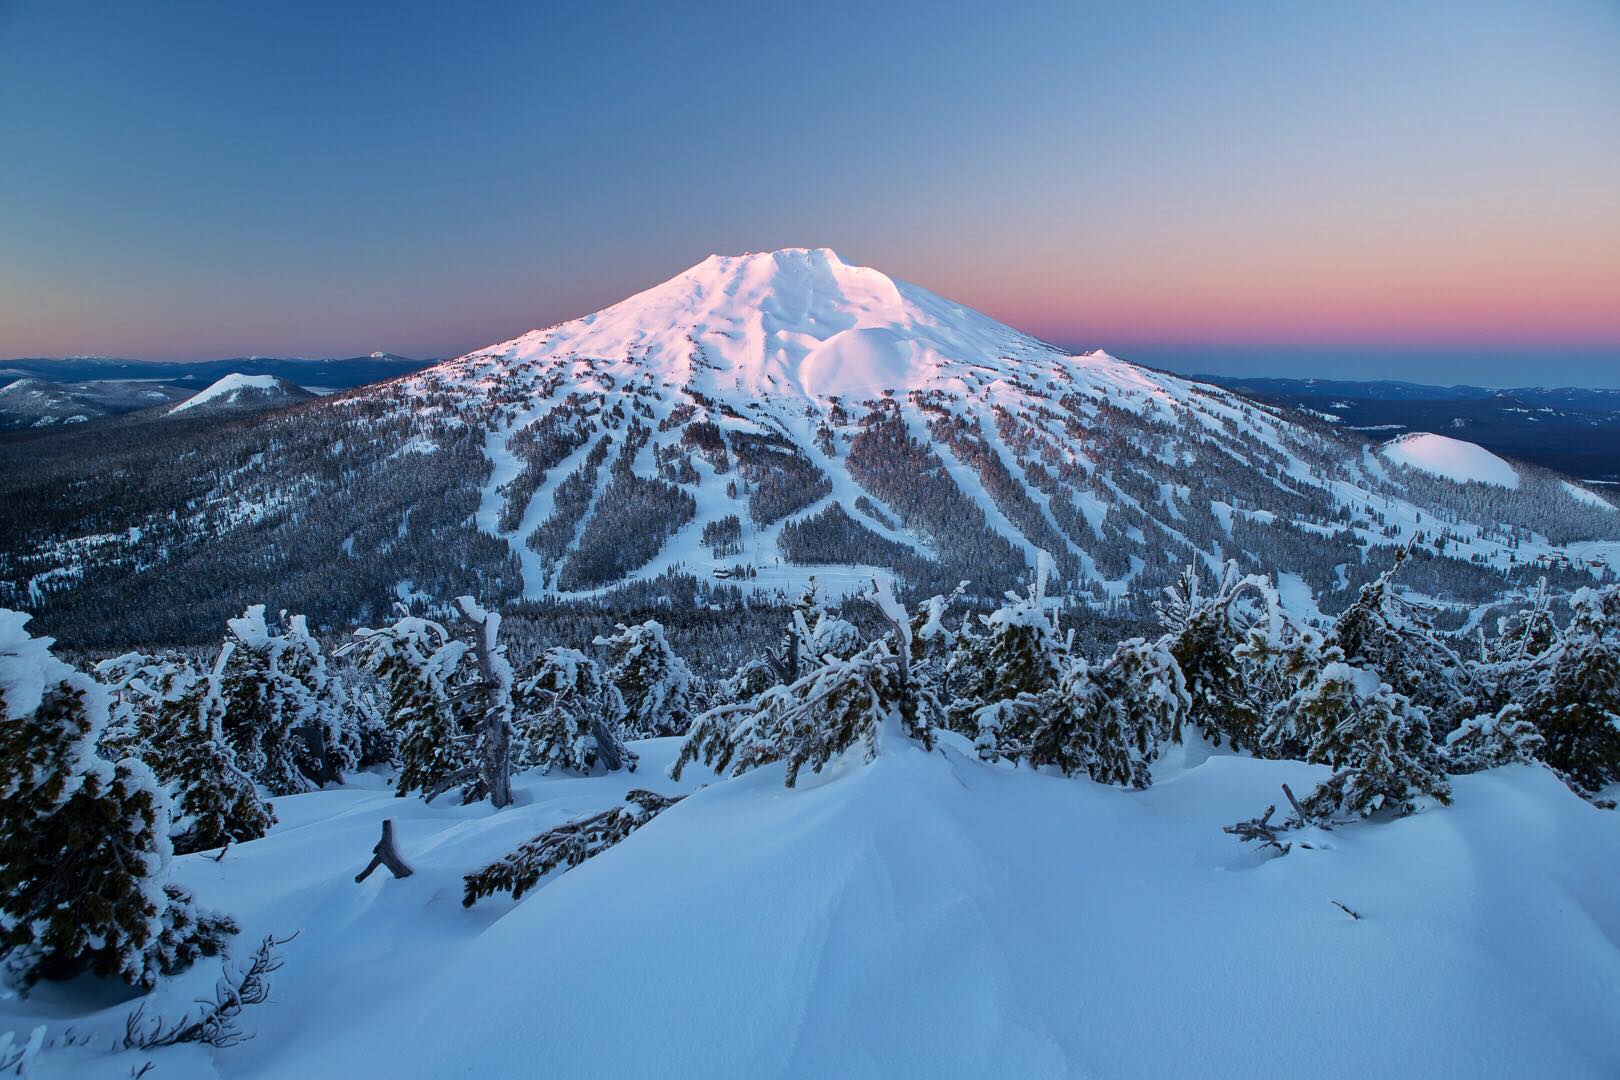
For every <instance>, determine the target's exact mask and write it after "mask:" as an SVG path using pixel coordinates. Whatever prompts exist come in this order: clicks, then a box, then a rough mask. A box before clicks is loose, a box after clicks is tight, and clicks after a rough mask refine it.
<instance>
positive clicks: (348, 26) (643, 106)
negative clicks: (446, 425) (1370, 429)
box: [0, 0, 1620, 385]
mask: <svg viewBox="0 0 1620 1080" xmlns="http://www.w3.org/2000/svg"><path fill="white" fill-rule="evenodd" d="M1617 58H1620V5H1616V4H1613V3H1597V2H1586V3H1578V2H1564V0H1554V2H1548V3H1516V4H1504V3H1492V2H1489V0H1485V2H1470V3H1448V2H1433V3H1423V4H1409V3H1377V2H1372V3H1357V4H1342V3H1341V4H1329V3H1310V2H1306V3H1298V2H1295V3H1266V2H1255V3H1244V4H1236V5H1233V4H1216V3H1210V4H1176V3H1155V4H1117V5H1087V4H1051V5H1044V4H1016V3H1003V4H997V5H961V6H952V5H937V4H927V5H924V4H904V3H900V4H870V3H866V4H836V3H834V4H822V5H815V6H811V5H747V4H706V3H697V2H692V3H684V4H681V5H651V4H648V5H630V4H611V3H607V4H568V5H563V4H505V3H498V2H496V3H480V4H477V5H445V4H416V3H409V2H404V3H387V4H382V3H377V4H370V3H338V4H334V3H320V4H315V3H308V4H303V3H277V4H257V5H245V4H221V3H217V2H214V3H164V2H152V3H141V4H131V3H123V2H102V3H74V2H54V3H53V2H43V0H40V2H34V0H28V2H7V0H0V356H7V355H10V356H16V355H40V354H46V355H54V354H63V353H87V352H94V353H116V354H121V355H136V356H146V357H154V358H176V359H179V358H198V357H205V356H220V355H234V354H241V353H261V354H270V353H292V354H314V355H344V354H351V353H357V352H369V351H371V350H373V349H387V350H391V351H395V352H401V353H406V354H410V355H446V354H453V353H456V352H460V351H463V350H465V349H468V348H472V347H475V346H477V345H480V344H483V343H486V342H489V341H494V340H499V339H502V338H505V337H508V336H511V335H513V334H515V333H518V332H520V331H522V330H525V329H528V328H530V327H533V326H537V325H545V324H547V323H551V322H554V321H557V320H560V319H564V318H569V317H572V316H575V315H579V314H583V313H585V312H588V311H591V310H595V309H597V308H600V307H603V306H605V305H607V304H609V303H611V302H613V301H615V300H617V299H619V298H621V297H623V296H625V295H627V294H629V293H631V292H634V291H637V290H639V289H642V288H645V287H647V286H649V285H651V284H653V283H655V282H657V281H660V280H662V279H664V278H666V277H668V276H670V275H672V274H674V273H676V272H678V271H680V270H681V269H683V268H684V267H686V266H688V265H690V264H692V263H695V262H697V261H699V260H700V259H701V258H703V257H704V256H705V255H707V254H709V253H710V252H713V251H722V252H736V251H744V250H763V249H769V248H774V247H780V246H787V245H813V246H821V245H825V246H831V247H835V248H837V249H838V250H839V251H840V252H841V253H842V254H843V255H844V256H845V257H846V258H848V259H851V260H853V261H858V262H863V263H866V264H869V265H873V266H876V267H879V268H880V269H883V270H885V271H887V272H889V273H891V274H894V275H895V276H897V277H901V278H904V279H907V280H911V281H916V282H918V283H920V284H923V285H926V286H928V287H930V288H933V289H934V290H935V291H938V292H941V293H944V294H946V295H949V296H951V297H953V298H955V299H958V300H961V301H963V302H965V303H968V304H971V305H973V306H975V307H978V308H981V309H982V310H985V311H986V312H988V313H990V314H992V315H995V316H997V317H999V318H1002V319H1004V320H1006V321H1008V322H1011V323H1013V324H1014V325H1017V326H1020V327H1021V328H1024V329H1028V330H1031V331H1033V332H1036V333H1039V334H1041V335H1042V336H1044V337H1047V338H1050V339H1052V340H1057V341H1061V342H1064V343H1066V344H1073V345H1077V346H1078V345H1104V346H1107V347H1109V348H1110V349H1112V350H1114V351H1116V352H1119V353H1120V354H1122V355H1126V356H1131V355H1133V353H1134V354H1136V355H1140V356H1141V357H1142V358H1143V359H1145V360H1148V361H1149V362H1153V363H1158V364H1162V365H1164V366H1171V367H1181V368H1182V369H1184V370H1195V369H1203V370H1207V369H1208V360H1209V358H1211V357H1218V358H1224V359H1223V361H1222V362H1223V365H1224V367H1225V368H1226V369H1228V370H1242V371H1243V372H1244V373H1256V372H1260V371H1264V372H1267V373H1295V372H1296V371H1297V372H1298V373H1302V374H1340V375H1346V376H1351V377H1353V376H1357V375H1366V376H1367V377H1383V376H1388V375H1392V374H1398V375H1401V376H1402V377H1407V378H1417V379H1433V380H1436V381H1457V380H1459V379H1463V378H1468V379H1471V380H1472V381H1483V382H1499V383H1500V382H1545V381H1549V380H1554V381H1565V382H1584V383H1600V384H1606V385H1620V63H1617V62H1616V61H1617ZM1234 346H1236V347H1239V348H1238V349H1237V350H1236V351H1234V350H1233V348H1232V347H1234ZM1346 358H1348V361H1347V359H1346ZM1306 368H1311V369H1313V370H1303V369H1306ZM1347 368H1348V370H1347Z"/></svg>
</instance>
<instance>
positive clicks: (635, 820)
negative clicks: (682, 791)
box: [461, 789, 686, 907]
mask: <svg viewBox="0 0 1620 1080" xmlns="http://www.w3.org/2000/svg"><path fill="white" fill-rule="evenodd" d="M685 797H686V796H684V795H673V796H670V795H659V794H657V793H656V792H651V791H646V790H642V789H637V790H633V791H629V792H626V793H625V796H624V805H623V806H616V807H614V808H613V809H611V810H604V811H602V812H601V813H598V814H592V815H590V816H589V817H585V818H580V819H579V820H577V821H569V822H565V823H564V824H562V825H559V826H557V827H556V828H554V829H548V830H547V831H545V832H543V833H541V834H540V835H539V836H536V837H535V838H534V839H532V840H528V841H525V842H524V843H523V844H521V845H520V846H519V847H518V848H517V850H516V851H513V852H512V853H511V854H509V855H506V856H504V857H503V858H501V859H499V860H497V861H496V862H493V863H491V864H490V865H488V866H486V867H484V868H483V869H482V870H479V871H477V872H476V873H472V874H468V875H466V876H465V878H464V879H463V880H464V881H465V882H466V892H465V893H464V894H463V895H462V898H461V903H462V906H463V907H472V906H473V904H475V903H477V902H478V901H479V900H482V899H483V898H484V897H486V896H493V895H495V894H496V893H498V892H509V893H511V894H512V899H513V900H521V899H523V894H524V893H526V892H528V891H529V890H530V889H532V888H534V887H535V886H536V885H538V884H539V883H540V879H541V878H543V877H545V876H546V875H547V874H549V873H551V872H552V871H553V870H556V869H558V868H559V867H560V868H562V869H563V870H571V869H573V868H574V867H576V866H578V865H579V864H580V863H583V862H585V861H586V860H587V859H591V858H594V857H595V856H597V855H600V854H601V853H602V852H604V851H606V850H607V849H608V848H610V847H613V846H614V845H615V844H618V843H621V842H622V841H624V840H625V839H626V838H627V837H629V835H630V834H631V833H633V832H635V831H636V830H637V829H639V828H641V827H642V826H643V825H645V824H647V822H649V821H651V820H652V819H653V818H655V817H657V816H658V815H659V814H661V813H663V812H664V811H665V810H667V809H669V808H670V807H671V806H674V805H675V804H676V803H678V802H680V801H681V800H682V799H684V798H685Z"/></svg>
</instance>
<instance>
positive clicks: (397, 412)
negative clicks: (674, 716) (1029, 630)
mask: <svg viewBox="0 0 1620 1080" xmlns="http://www.w3.org/2000/svg"><path fill="white" fill-rule="evenodd" d="M85 427H86V428H87V430H85V431H82V432H76V431H67V432H62V433H59V434H56V435H53V436H51V437H49V438H40V439H32V440H26V441H22V442H17V441H10V442H7V443H5V444H3V445H0V462H3V467H0V498H3V499H4V502H5V505H6V507H7V513H6V514H5V515H4V517H3V520H0V552H3V554H0V606H11V607H16V608H21V609H24V610H28V611H30V612H33V613H34V614H35V616H36V620H35V623H34V624H33V625H34V626H35V627H36V628H37V629H38V630H39V631H40V632H42V633H50V634H54V635H56V636H57V637H58V638H59V639H60V640H61V641H62V642H63V643H64V644H65V645H69V646H73V647H77V648H82V649H90V650H112V649H118V648H122V647H125V646H128V645H143V646H153V645H159V644H165V643H174V644H195V643H201V642H204V641H207V640H209V638H210V637H211V636H212V635H213V634H215V632H216V628H217V627H218V626H219V625H220V624H221V622H222V620H224V619H225V618H227V617H229V616H230V615H232V614H235V613H238V612H240V611H241V610H243V609H244V608H245V607H247V606H248V605H249V604H254V603H261V602H262V603H268V604H269V606H270V608H271V609H272V610H277V609H282V608H286V609H290V610H294V611H299V612H303V613H305V614H306V615H307V616H308V617H309V620H310V624H311V627H312V629H313V630H314V631H315V632H317V633H331V632H336V631H338V630H340V629H342V628H344V627H348V626H352V625H356V624H360V623H366V622H368V621H374V620H376V619H378V618H379V617H382V616H384V615H386V614H387V611H388V608H389V607H390V606H391V604H392V603H393V602H394V601H395V600H396V599H405V600H408V601H410V602H411V603H413V604H415V605H416V606H417V608H418V610H430V611H436V612H443V611H446V610H448V604H449V602H450V598H452V597H455V596H458V595H462V594H471V595H476V596H478V597H480V598H481V599H483V600H484V601H485V602H486V603H489V604H500V605H504V606H506V607H508V608H512V607H513V606H514V605H515V606H517V608H518V610H519V611H520V612H523V613H527V615H528V616H529V617H530V618H532V619H533V620H535V625H536V627H537V629H536V631H535V632H536V633H537V634H539V635H541V636H547V635H551V634H552V631H550V630H546V629H545V628H544V625H543V624H547V623H548V622H549V623H555V624H562V623H569V624H570V625H572V626H574V627H575V628H577V627H578V626H582V625H594V626H598V627H599V626H600V624H601V623H602V622H604V621H606V622H611V621H612V620H614V619H616V618H624V617H631V616H635V615H636V614H637V613H638V612H655V613H658V617H659V618H660V619H661V620H663V621H664V622H665V623H666V624H668V626H669V627H670V631H671V633H672V635H675V636H676V637H677V640H679V641H680V642H681V645H682V647H683V648H686V649H689V650H692V655H693V659H694V661H695V662H696V663H697V664H698V665H699V666H705V665H707V664H709V663H716V664H719V663H724V662H730V661H732V660H735V659H736V658H737V656H738V655H740V654H741V652H742V651H743V647H744V646H743V643H742V641H741V640H740V639H741V638H743V637H746V636H747V635H748V634H749V633H750V632H751V631H750V627H751V626H752V625H753V624H752V623H751V621H750V620H752V619H754V618H755V615H754V614H753V613H754V612H756V611H757V610H758V609H760V608H765V607H770V606H772V605H774V604H778V603H781V602H784V601H785V600H787V599H789V598H791V597H793V596H796V595H798V593H799V592H800V591H801V590H802V589H803V587H804V585H805V584H806V583H807V581H808V580H809V579H810V578H811V577H814V578H815V579H816V582H817V584H818V585H819V586H820V587H821V588H822V589H823V591H824V592H825V593H826V594H827V595H830V596H833V597H837V596H840V595H844V594H847V593H850V592H852V591H855V590H857V589H861V588H865V587H868V586H869V585H870V582H871V580H872V578H873V577H874V576H880V577H884V578H889V577H893V578H895V579H896V580H897V583H898V585H899V588H900V592H901V594H902V595H903V596H905V597H908V598H915V597H917V596H926V595H929V594H932V593H949V592H951V591H952V590H954V589H955V588H956V587H957V585H958V584H959V583H960V582H964V581H965V582H968V585H967V586H966V589H965V591H964V593H963V602H965V603H966V604H967V605H968V606H969V607H972V608H975V609H978V610H989V609H990V608H993V607H994V606H995V605H997V604H999V603H1000V602H1001V598H1002V596H1003V593H1004V592H1005V591H1006V590H1008V589H1011V588H1018V587H1021V586H1022V585H1023V584H1024V583H1026V582H1027V581H1028V580H1029V578H1030V575H1031V571H1032V568H1033V567H1034V566H1035V565H1036V563H1037V561H1038V559H1039V557H1040V555H1039V553H1040V552H1043V551H1044V552H1047V553H1049V554H1050V557H1051V560H1052V562H1053V564H1054V567H1055V576H1054V578H1053V580H1052V582H1051V584H1050V586H1049V589H1048V596H1049V602H1050V603H1051V604H1053V605H1055V606H1059V607H1062V608H1065V609H1067V611H1068V613H1067V614H1066V615H1065V621H1066V623H1067V624H1068V625H1071V626H1076V627H1079V628H1081V632H1082V634H1085V633H1087V632H1088V631H1087V630H1086V629H1085V628H1086V627H1087V626H1089V625H1091V624H1092V623H1098V624H1102V623H1104V622H1107V623H1111V624H1130V623H1133V622H1141V621H1143V620H1145V619H1147V618H1148V617H1149V615H1150V612H1151V605H1152V603H1153V601H1154V600H1155V599H1156V598H1157V597H1158V595H1159V594H1160V592H1161V589H1162V587H1163V586H1165V585H1168V584H1172V583H1173V582H1175V581H1176V580H1177V578H1178V576H1179V575H1180V573H1181V572H1182V571H1183V570H1184V569H1185V568H1186V566H1187V565H1188V564H1189V563H1195V564H1200V565H1202V566H1204V567H1206V568H1210V569H1213V568H1215V567H1219V566H1221V565H1223V564H1224V563H1225V562H1226V561H1227V560H1235V561H1236V563H1237V564H1238V566H1239V568H1240V569H1242V570H1243V571H1254V572H1264V573H1274V574H1275V575H1276V577H1277V581H1278V585H1279V588H1280V591H1281V594H1282V596H1283V598H1284V601H1285V602H1286V603H1288V604H1289V605H1291V606H1292V607H1293V608H1294V609H1296V610H1298V611H1300V612H1302V613H1303V614H1305V615H1307V616H1312V617H1314V616H1315V614H1316V613H1318V612H1321V613H1329V614H1331V613H1333V612H1336V611H1338V610H1340V609H1342V608H1344V607H1345V606H1346V605H1347V604H1348V603H1350V601H1351V600H1352V599H1353V598H1354V597H1355V596H1356V595H1357V591H1358V589H1359V588H1360V587H1361V586H1362V585H1363V584H1366V583H1367V582H1369V581H1370V580H1372V579H1373V578H1374V577H1376V575H1377V574H1378V572H1379V571H1380V570H1381V569H1382V568H1384V567H1385V566H1387V565H1388V562H1389V559H1390V557H1391V556H1392V554H1393V552H1394V551H1395V550H1396V549H1398V548H1405V547H1408V546H1410V547H1411V551H1412V554H1411V558H1410V559H1409V560H1408V564H1407V566H1406V567H1405V568H1404V569H1403V571H1402V576H1401V582H1402V585H1403V587H1404V589H1405V591H1406V594H1407V595H1408V596H1410V597H1411V598H1413V599H1414V600H1418V601H1420V602H1424V603H1427V604H1429V605H1430V606H1431V608H1432V609H1433V613H1434V617H1435V618H1436V619H1437V620H1438V621H1439V622H1441V623H1442V624H1444V625H1448V626H1452V627H1455V626H1458V625H1462V624H1465V623H1468V622H1470V620H1473V621H1476V622H1477V621H1479V620H1484V619H1487V618H1488V617H1489V609H1490V606H1491V605H1493V604H1499V603H1514V602H1517V601H1519V600H1522V598H1523V597H1524V596H1525V595H1526V594H1527V592H1528V591H1529V590H1530V589H1531V588H1533V587H1534V585H1535V583H1536V581H1537V580H1538V579H1540V578H1542V577H1546V578H1547V579H1548V581H1549V583H1550V586H1551V588H1552V589H1553V591H1554V593H1566V592H1569V591H1571V590H1573V589H1575V588H1577V587H1579V586H1581V585H1590V584H1595V583H1598V582H1601V581H1603V580H1608V579H1610V578H1611V577H1612V573H1611V571H1610V569H1609V566H1610V564H1611V563H1612V562H1614V560H1615V558H1616V557H1617V556H1616V553H1620V513H1617V512H1616V511H1615V510H1614V508H1613V507H1611V506H1610V505H1609V504H1608V503H1607V502H1606V501H1605V500H1604V499H1603V498H1601V497H1598V496H1596V495H1594V494H1593V493H1592V492H1590V491H1588V490H1587V489H1585V488H1581V487H1579V486H1576V485H1573V484H1570V483H1568V482H1566V481H1565V480H1564V479H1563V478H1561V477H1559V476H1557V475H1555V474H1554V473H1552V472H1549V471H1547V470H1545V469H1542V468H1539V467H1537V466H1534V465H1528V464H1523V463H1520V462H1503V463H1502V466H1503V468H1506V469H1507V470H1508V473H1510V474H1511V476H1512V477H1513V479H1514V481H1515V483H1514V484H1512V485H1508V484H1504V483H1498V482H1486V481H1484V480H1480V479H1466V478H1463V479H1458V478H1454V477H1450V476H1446V475H1436V474H1433V473H1431V472H1425V471H1423V470H1422V469H1421V468H1416V467H1413V466H1412V465H1410V464H1406V463H1403V462H1402V461H1401V460H1400V459H1399V458H1396V459H1391V457H1389V456H1387V455H1381V454H1379V453H1378V452H1377V446H1376V443H1375V442H1374V441H1373V440H1371V439H1369V438H1368V437H1366V436H1364V435H1362V434H1359V433H1356V432H1353V431H1347V430H1345V425H1343V424H1330V423H1327V422H1324V421H1321V420H1318V419H1313V418H1311V417H1309V416H1306V415H1303V414H1301V413H1298V412H1296V411H1292V410H1286V409H1282V408H1279V407H1276V406H1273V405H1267V404H1262V403H1257V402H1255V401H1253V400H1251V399H1248V398H1245V397H1243V396H1240V395H1238V394H1236V393H1233V392H1231V391H1228V390H1223V389H1220V388H1217V387H1214V386H1210V385H1208V384H1204V383H1198V382H1194V381H1191V380H1188V379H1183V378H1178V377H1175V376H1172V375H1168V374H1164V373H1161V372H1157V371H1152V370H1149V369H1145V368H1142V367H1138V366H1136V365H1133V364H1130V363H1126V362H1124V361H1121V360H1118V359H1115V358H1114V357H1112V356H1109V355H1108V354H1106V353H1103V352H1093V353H1088V354H1083V355H1070V354H1067V353H1065V352H1063V351H1061V350H1059V349H1057V348H1055V347H1053V346H1051V345H1048V344H1046V343H1045V342H1042V341H1039V340H1037V339H1035V338H1032V337H1029V336H1027V335H1025V334H1022V333H1020V332H1018V331H1016V330H1013V329H1011V328H1010V327H1007V326H1004V325H1002V324H1000V323H997V322H995V321H993V320H991V319H989V318H987V317H985V316H983V315H980V314H978V313H976V312H973V311H971V310H968V309H966V308H964V307H962V306H960V305H957V304H955V303H952V302H950V301H948V300H944V299H942V298H940V297H938V296H935V295H934V294H932V293H929V292H927V291H926V290H924V289H921V288H918V287H916V286H913V285H910V284H907V283H905V282H900V281H896V280H894V279H891V278H889V277H887V276H885V275H883V274H881V273H879V272H878V271H876V270H872V269H869V268H865V267H858V266H851V265H848V264H846V263H844V262H843V261H842V260H840V259H839V258H838V257H837V255H835V254H833V253H832V252H829V251H826V250H806V249H793V250H787V251H780V252H774V253H769V254H758V255H747V256H741V257H725V258H722V257H718V256H716V257H712V258H710V259H708V260H706V261H705V262H703V263H701V264H699V265H698V266H695V267H693V268H692V269H691V270H689V271H687V272H686V273H684V274H681V275H679V276H677V277H676V278H673V279H671V280H670V281H668V282H666V283H664V284H662V285H659V286H657V287H655V288H653V289H650V290H648V291H646V292H643V293H640V294H638V295H636V296H634V297H632V298H630V299H628V300H626V301H624V302H622V303H620V304H618V305H615V306H614V307H611V308H608V309H606V310H604V311H601V312H598V313H597V314H595V315H593V316H590V317H588V318H585V319H580V320H576V321H574V322H569V323H563V324H560V325H557V326H553V327H550V328H548V329H544V330H537V331H534V332H532V333H529V334H526V335H524V336H522V337H519V338H517V339H515V340H512V341H509V342H505V343H502V344H498V345H494V346H491V347H489V348H486V349H481V350H478V351H476V352H474V353H471V354H469V355H467V356H464V357H461V358H459V359H456V360H451V361H447V362H445V363H441V364H438V365H435V366H433V367H431V368H428V369H426V370H423V371H420V372H417V373H415V374H412V375H408V376H406V377H404V378H400V379H396V380H393V381H390V382H384V383H380V384H377V385H374V386H369V387H364V388H360V389H357V390H352V391H347V392H342V393H336V394H332V395H330V396H328V397H325V398H322V399H321V400H320V401H317V402H308V403H304V404H302V405H300V406H298V407H296V408H292V409H284V410H278V411H274V412H269V413H265V414H260V415H256V416H246V417H230V418H225V419H221V420H219V421H217V422H212V423H208V424H203V423H194V422H187V423H184V424H178V423H177V424H175V425H172V426H162V427H161V429H155V428H154V427H153V426H151V425H148V426H146V427H143V428H141V429H139V430H136V429H134V428H127V429H126V428H119V427H118V426H117V425H116V423H109V424H107V425H99V426H98V425H87V426H85ZM89 427H100V430H98V431H95V432H92V431H90V430H88V428H89ZM1452 433H1453V434H1455V432H1452ZM1387 437H1388V436H1387V433H1386V434H1385V435H1384V436H1383V438H1387ZM1378 441H1380V442H1381V441H1382V438H1379V439H1378ZM1496 475H1497V476H1498V478H1500V477H1501V476H1502V475H1506V474H1496ZM554 636H558V637H566V636H568V635H564V634H561V633H558V634H556V635H554ZM699 640H701V641H703V642H705V644H701V645H693V644H692V642H694V641H699Z"/></svg>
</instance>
